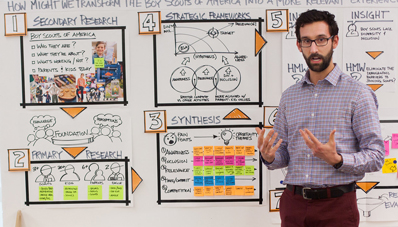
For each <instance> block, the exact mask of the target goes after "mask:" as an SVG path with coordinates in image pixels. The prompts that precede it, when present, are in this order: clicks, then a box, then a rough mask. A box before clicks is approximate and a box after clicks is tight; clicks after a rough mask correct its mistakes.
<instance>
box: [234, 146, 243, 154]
mask: <svg viewBox="0 0 398 227" xmlns="http://www.w3.org/2000/svg"><path fill="white" fill-rule="evenodd" d="M235 155H245V147H244V146H235Z"/></svg>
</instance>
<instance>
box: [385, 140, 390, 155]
mask: <svg viewBox="0 0 398 227" xmlns="http://www.w3.org/2000/svg"><path fill="white" fill-rule="evenodd" d="M384 149H385V150H386V156H388V155H390V141H389V140H387V141H384Z"/></svg>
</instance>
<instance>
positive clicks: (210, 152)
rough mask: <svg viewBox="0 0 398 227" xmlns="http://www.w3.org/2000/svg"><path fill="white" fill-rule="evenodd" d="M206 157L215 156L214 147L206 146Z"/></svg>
mask: <svg viewBox="0 0 398 227" xmlns="http://www.w3.org/2000/svg"><path fill="white" fill-rule="evenodd" d="M204 149H205V156H212V155H213V153H214V152H213V146H205V148H204Z"/></svg>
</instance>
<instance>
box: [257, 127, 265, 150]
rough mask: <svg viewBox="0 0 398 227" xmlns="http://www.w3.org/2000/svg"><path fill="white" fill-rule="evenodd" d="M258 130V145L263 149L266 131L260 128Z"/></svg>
mask: <svg viewBox="0 0 398 227" xmlns="http://www.w3.org/2000/svg"><path fill="white" fill-rule="evenodd" d="M256 132H257V134H258V140H257V147H258V148H259V149H260V150H261V146H262V145H263V140H264V132H265V129H264V128H263V129H260V128H258V127H257V128H256Z"/></svg>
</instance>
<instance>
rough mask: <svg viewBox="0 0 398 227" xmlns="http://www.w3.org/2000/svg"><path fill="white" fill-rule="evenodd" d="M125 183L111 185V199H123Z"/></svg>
mask: <svg viewBox="0 0 398 227" xmlns="http://www.w3.org/2000/svg"><path fill="white" fill-rule="evenodd" d="M123 192H124V191H123V185H109V200H123V194H124V193H123Z"/></svg>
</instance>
